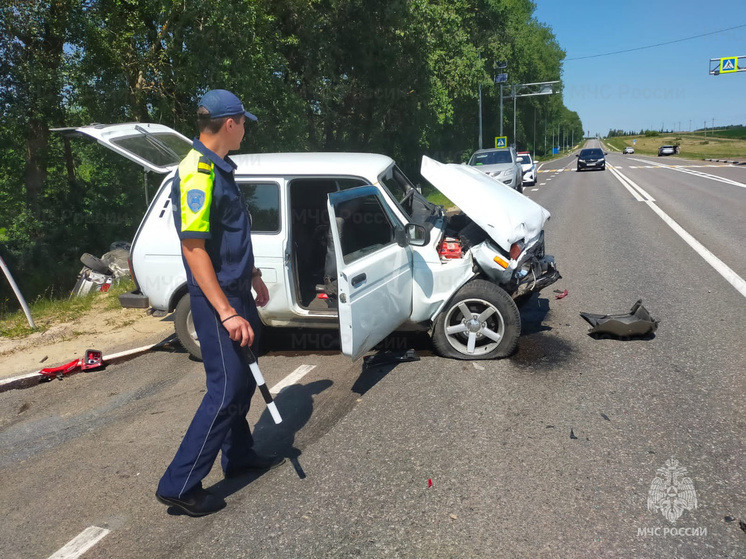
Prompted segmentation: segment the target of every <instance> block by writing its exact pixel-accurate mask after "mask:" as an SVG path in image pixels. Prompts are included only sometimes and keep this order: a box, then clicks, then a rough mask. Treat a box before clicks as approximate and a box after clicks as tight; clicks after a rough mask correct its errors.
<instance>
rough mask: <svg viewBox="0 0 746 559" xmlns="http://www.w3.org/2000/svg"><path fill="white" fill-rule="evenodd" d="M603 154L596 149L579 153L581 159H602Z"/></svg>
mask: <svg viewBox="0 0 746 559" xmlns="http://www.w3.org/2000/svg"><path fill="white" fill-rule="evenodd" d="M603 155H604V152H603V151H601V150H600V149H598V148H593V149H583V150H581V151H580V156H581V157H603Z"/></svg>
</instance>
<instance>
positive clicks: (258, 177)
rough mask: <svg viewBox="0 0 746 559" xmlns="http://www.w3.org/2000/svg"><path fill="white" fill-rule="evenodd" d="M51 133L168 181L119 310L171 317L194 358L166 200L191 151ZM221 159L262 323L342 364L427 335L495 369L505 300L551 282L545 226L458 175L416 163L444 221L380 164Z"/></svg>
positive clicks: (509, 324)
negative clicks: (309, 339)
mask: <svg viewBox="0 0 746 559" xmlns="http://www.w3.org/2000/svg"><path fill="white" fill-rule="evenodd" d="M62 132H67V133H71V132H75V133H83V134H85V135H87V136H90V137H93V138H95V139H96V140H98V141H99V142H100V143H102V144H104V145H107V146H108V147H110V148H112V149H114V150H115V151H117V152H118V153H121V154H122V155H125V156H126V157H128V158H130V159H132V160H133V161H135V162H136V163H138V164H140V165H142V166H143V167H145V168H146V169H147V170H150V171H154V172H161V173H167V176H166V178H165V179H164V180H163V182H162V184H161V186H160V188H159V190H158V192H157V194H156V195H155V198H154V199H153V201H152V203H151V204H150V207H149V209H148V211H147V213H146V215H145V217H144V218H143V221H142V223H141V224H140V227H139V229H138V231H137V233H136V235H135V238H134V240H133V242H132V248H131V257H130V258H131V264H130V268H131V272H132V278H133V279H134V281H135V284H136V286H137V289H136V290H135V291H134V292H132V293H129V294H125V295H124V296H122V297H120V300H121V302H122V304H123V305H124V306H139V307H147V306H152V307H153V308H155V309H158V310H163V311H174V310H175V311H176V316H175V323H176V332H177V334H178V336H179V338H180V340H181V341H182V343H183V345H184V346H185V347H186V348H187V350H188V351H189V352H190V353H192V354H193V355H195V356H196V357H201V353H200V348H199V340H198V339H197V338H196V335H195V333H194V327H193V323H192V320H191V310H190V304H189V296H188V294H187V290H186V274H185V271H184V268H183V264H182V259H181V252H180V243H179V240H178V237H177V235H176V231H175V229H174V224H173V217H172V210H171V207H170V199H169V193H170V188H171V181H172V178H173V170H174V169H175V168H176V166H177V165H178V163H179V161H180V159H181V158H182V157H183V156H184V155H185V154H186V152H187V151H188V150H189V149H190V147H191V142H190V141H189V140H188V139H187V138H186V137H184V136H182V135H180V134H178V133H176V132H174V131H173V130H171V129H169V128H167V127H165V126H162V125H156V124H125V125H94V126H87V127H82V128H78V129H74V130H64V131H62ZM231 158H232V159H233V160H234V161H235V163H236V164H237V165H238V170H237V171H236V181H237V183H238V185H239V188H240V189H241V190H242V192H243V194H244V197H245V199H246V202H247V205H248V207H249V210H250V212H251V215H252V242H253V245H254V254H255V263H256V266H257V267H258V268H260V269H261V271H262V276H263V279H264V281H265V283H266V284H267V287H268V288H269V292H270V301H269V304H268V305H267V306H266V307H263V308H261V309H259V314H260V317H261V319H262V321H263V322H264V324H266V325H268V326H275V327H290V328H299V327H300V328H332V327H338V328H339V330H340V337H341V342H342V351H343V353H344V354H345V355H348V356H350V357H352V358H353V359H357V358H359V357H361V356H362V355H363V354H364V353H365V352H367V351H368V350H370V349H372V348H373V347H374V346H375V345H376V344H378V343H379V342H381V341H382V340H383V339H384V338H385V337H386V336H388V335H389V334H390V333H392V332H393V331H396V330H405V329H422V330H426V331H428V332H429V333H430V335H431V336H432V339H433V343H434V346H435V348H436V350H437V351H438V353H439V354H440V355H443V356H446V357H451V358H456V359H493V358H499V357H505V356H507V355H509V354H511V353H512V352H513V351H514V350H515V348H516V346H517V343H518V338H519V335H520V332H521V318H520V314H519V312H518V308H517V306H516V304H515V299H516V298H519V297H522V296H528V295H530V294H531V293H534V292H537V291H539V290H541V289H542V288H544V287H546V286H548V285H550V284H552V283H553V282H555V281H557V279H559V277H560V275H559V273H558V271H557V268H556V266H555V263H554V259H553V257H551V256H548V255H546V254H545V252H544V224H545V222H546V220H547V219H548V218H549V212H548V211H547V210H545V209H544V208H542V207H541V206H539V205H538V204H536V203H535V202H533V201H532V200H530V199H529V198H526V197H525V196H523V195H521V194H519V193H518V192H516V191H514V190H510V189H507V188H495V184H494V180H493V179H492V178H490V177H488V176H487V175H485V174H483V173H480V172H479V171H477V170H476V169H473V168H470V167H468V166H463V165H446V164H441V163H438V162H437V161H435V160H433V159H430V158H428V157H423V159H422V168H421V174H422V176H423V177H424V178H425V179H427V180H428V181H429V182H430V183H432V185H433V186H435V187H436V188H437V189H438V190H440V191H441V192H442V193H443V194H445V195H446V196H447V197H448V198H449V199H451V200H452V201H453V202H454V203H455V204H457V205H458V207H459V208H460V209H461V213H459V214H457V215H455V216H451V217H449V216H447V215H446V213H445V211H444V209H443V208H442V207H441V206H436V205H434V204H432V203H430V202H429V201H427V200H426V199H425V198H424V197H423V196H422V195H421V194H420V193H419V191H418V190H417V189H416V188H415V186H414V185H413V184H412V183H411V182H410V181H409V179H407V177H406V176H405V175H404V173H402V171H401V170H400V169H399V168H398V167H397V166H396V164H395V162H394V161H393V160H392V159H391V158H389V157H387V156H384V155H377V154H366V153H273V154H253V155H234V156H231ZM330 224H332V226H330Z"/></svg>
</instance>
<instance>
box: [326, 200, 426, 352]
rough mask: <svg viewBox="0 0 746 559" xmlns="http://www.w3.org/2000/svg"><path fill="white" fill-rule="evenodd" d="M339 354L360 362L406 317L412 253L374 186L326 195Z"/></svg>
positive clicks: (407, 313)
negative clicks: (331, 237)
mask: <svg viewBox="0 0 746 559" xmlns="http://www.w3.org/2000/svg"><path fill="white" fill-rule="evenodd" d="M328 208H329V219H330V222H329V223H330V227H331V231H332V236H333V239H334V251H335V257H336V263H337V282H338V285H337V292H338V295H337V296H338V311H339V332H340V337H341V340H342V353H344V354H345V355H348V356H350V357H352V358H353V359H358V358H360V357H361V356H362V355H363V354H364V353H365V352H366V351H368V350H370V349H371V348H373V346H375V345H376V344H377V343H379V342H380V341H381V340H383V339H384V338H385V337H386V336H388V335H389V334H390V333H391V332H393V331H394V330H396V328H398V327H399V326H400V325H401V324H403V323H404V322H406V321H407V320H408V319H409V317H410V315H411V312H412V250H411V248H410V247H409V246H408V245H409V243H408V241H407V238H406V236H405V229H404V226H403V225H402V224H401V223H400V222H399V220H398V219H397V218H396V216H395V215H394V214H393V213H392V212H391V210H390V208H389V206H388V205H387V202H386V198H385V197H384V196H383V194H382V193H381V192H380V191H379V189H378V188H376V187H375V186H361V187H357V188H352V189H349V190H344V191H341V192H334V193H331V194H329V204H328Z"/></svg>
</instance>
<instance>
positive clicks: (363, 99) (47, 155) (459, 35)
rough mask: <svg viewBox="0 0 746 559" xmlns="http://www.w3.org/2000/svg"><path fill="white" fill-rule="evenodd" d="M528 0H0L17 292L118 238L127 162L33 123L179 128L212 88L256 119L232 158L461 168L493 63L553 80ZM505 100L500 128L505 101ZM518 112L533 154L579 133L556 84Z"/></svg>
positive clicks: (2, 236)
mask: <svg viewBox="0 0 746 559" xmlns="http://www.w3.org/2000/svg"><path fill="white" fill-rule="evenodd" d="M534 10H535V5H534V3H533V2H531V1H529V0H391V1H389V2H379V1H374V0H186V1H184V0H51V2H50V1H49V0H47V1H44V2H43V1H41V0H6V2H5V3H4V5H3V7H0V111H1V113H0V118H1V119H2V120H1V121H0V124H1V126H0V146H1V147H2V148H3V154H4V158H3V160H2V161H0V243H2V244H0V251H2V255H3V256H4V257H5V258H6V259H8V260H9V261H10V262H11V264H12V265H13V267H14V269H15V270H16V273H17V275H19V276H20V277H21V278H22V279H23V281H21V284H22V286H23V288H24V291H26V292H27V295H30V296H35V295H37V294H39V293H41V292H42V291H43V290H44V289H46V288H49V286H55V287H54V288H55V289H57V290H58V291H60V290H61V291H64V289H65V288H68V287H69V284H70V282H72V281H74V275H75V274H74V272H75V271H76V269H77V268H79V264H78V262H77V258H78V257H79V255H80V253H81V252H92V253H98V254H100V253H102V252H104V251H105V250H106V249H107V246H108V244H109V243H110V242H111V241H114V240H119V239H130V238H132V236H133V234H134V231H135V228H136V227H137V224H138V222H139V220H140V219H141V217H142V215H143V213H144V194H143V186H142V185H143V181H142V171H141V170H139V169H138V168H136V167H134V166H133V165H132V164H129V163H126V162H123V161H118V160H117V159H116V157H110V156H109V155H108V154H105V153H104V152H103V149H102V148H99V146H96V145H94V144H86V143H84V142H78V141H70V140H69V139H65V138H63V137H62V136H60V135H59V134H55V133H52V132H50V130H51V129H52V128H55V127H60V126H77V125H81V124H88V123H91V122H102V123H114V122H124V121H150V122H160V123H164V124H167V125H169V126H172V127H174V128H176V129H177V130H179V131H181V132H182V133H185V134H187V135H193V134H194V133H195V125H194V115H195V111H196V105H197V101H198V99H199V97H200V96H201V95H202V94H203V93H204V92H205V91H207V90H208V89H211V88H218V87H220V88H226V89H230V90H232V91H234V92H236V93H237V94H238V95H239V96H240V97H241V98H242V99H243V100H244V103H245V104H246V105H247V107H248V108H250V110H251V111H252V112H254V114H256V115H257V116H258V117H259V123H258V125H255V126H252V128H251V129H250V131H249V133H248V134H247V137H246V139H245V140H244V145H243V151H248V152H252V151H254V152H261V151H308V150H319V151H370V152H380V153H386V154H388V155H391V156H392V157H394V158H396V159H397V161H399V162H400V164H402V166H403V167H404V168H405V170H406V171H407V172H408V173H409V174H410V175H411V176H412V177H413V178H415V179H416V178H417V175H418V173H417V170H418V163H419V159H420V157H421V156H422V155H423V154H429V155H433V156H435V157H437V158H438V159H441V160H444V161H462V160H463V159H464V158H465V157H466V156H467V155H468V154H469V153H470V152H471V151H473V150H474V149H476V147H478V145H479V138H478V130H479V112H478V92H479V90H480V87H481V90H482V96H483V129H484V137H483V143H484V145H485V146H489V145H491V143H492V140H491V138H493V137H494V136H497V135H498V130H499V128H500V122H499V103H500V97H499V89H498V88H497V87H496V86H495V84H494V78H495V74H496V73H497V72H498V70H497V69H496V64H497V63H498V62H499V61H506V62H507V63H508V68H507V70H505V71H507V72H508V74H509V83H533V82H541V81H552V80H559V79H561V72H562V69H561V68H562V67H561V64H562V59H563V58H564V52H563V51H562V49H561V48H560V46H559V45H558V44H557V41H556V39H555V37H554V35H553V34H552V31H551V29H550V28H549V27H548V26H546V25H544V24H542V23H540V22H538V21H537V20H536V19H535V18H534V16H533V14H534ZM504 109H505V110H504V121H503V127H504V130H505V131H506V135H508V136H512V123H513V111H512V102H509V101H507V100H506V101H505V103H504ZM517 109H518V110H517V115H516V117H517V118H516V129H517V134H516V136H517V137H516V138H515V139H513V138H510V140H512V141H515V143H516V144H517V146H518V147H519V148H522V149H534V150H535V151H536V152H538V153H539V154H541V153H543V146H544V142H543V138H544V135H543V131H544V129H545V128H548V129H554V127H556V126H558V125H559V126H561V127H562V128H563V129H565V130H569V129H572V130H573V133H574V135H575V137H576V138H580V137H581V136H582V133H583V130H582V125H581V123H580V120H579V118H578V117H577V114H575V113H571V112H570V111H568V110H567V109H566V108H565V107H564V105H563V103H562V97H561V95H552V96H548V97H528V98H521V99H518V101H517ZM534 130H538V134H537V136H536V140H534V138H535V135H534ZM539 138H541V140H539ZM154 182H155V181H154V180H152V179H151V183H154ZM0 289H2V290H3V291H0V295H2V294H5V293H7V291H6V290H5V286H4V285H3V286H0ZM3 298H4V299H5V296H4V295H3ZM1 302H2V301H0V303H1ZM0 310H1V309H0Z"/></svg>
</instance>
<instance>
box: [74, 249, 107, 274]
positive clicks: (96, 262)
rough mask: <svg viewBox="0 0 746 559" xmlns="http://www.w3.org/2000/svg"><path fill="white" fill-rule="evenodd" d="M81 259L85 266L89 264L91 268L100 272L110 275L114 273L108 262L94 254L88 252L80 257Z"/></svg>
mask: <svg viewBox="0 0 746 559" xmlns="http://www.w3.org/2000/svg"><path fill="white" fill-rule="evenodd" d="M80 261H81V262H82V263H83V264H84V265H85V266H88V267H89V268H90V269H91V270H93V271H94V272H98V273H99V274H104V275H107V276H110V275H112V273H113V272H112V271H111V269H110V268H109V266H107V264H106V262H104V261H103V260H101V259H100V258H97V257H96V256H93V255H92V254H88V253H87V252H86V253H85V254H83V256H81V257H80Z"/></svg>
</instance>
